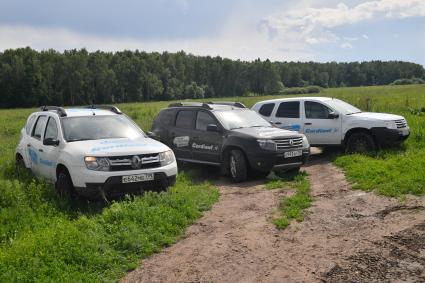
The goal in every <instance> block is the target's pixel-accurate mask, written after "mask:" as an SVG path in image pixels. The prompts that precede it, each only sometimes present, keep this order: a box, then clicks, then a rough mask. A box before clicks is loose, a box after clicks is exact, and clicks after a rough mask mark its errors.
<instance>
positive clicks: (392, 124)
mask: <svg viewBox="0 0 425 283" xmlns="http://www.w3.org/2000/svg"><path fill="white" fill-rule="evenodd" d="M385 127H387V128H388V129H393V130H395V129H397V125H396V124H395V122H394V121H385Z"/></svg>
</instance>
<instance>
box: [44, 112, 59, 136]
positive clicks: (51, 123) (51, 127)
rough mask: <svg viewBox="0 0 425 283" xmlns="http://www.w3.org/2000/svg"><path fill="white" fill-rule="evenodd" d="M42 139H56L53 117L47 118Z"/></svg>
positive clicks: (56, 126) (55, 126) (56, 127)
mask: <svg viewBox="0 0 425 283" xmlns="http://www.w3.org/2000/svg"><path fill="white" fill-rule="evenodd" d="M44 139H52V140H57V139H58V125H57V124H56V121H55V119H54V118H53V117H50V118H49V121H47V126H46V132H45V134H44Z"/></svg>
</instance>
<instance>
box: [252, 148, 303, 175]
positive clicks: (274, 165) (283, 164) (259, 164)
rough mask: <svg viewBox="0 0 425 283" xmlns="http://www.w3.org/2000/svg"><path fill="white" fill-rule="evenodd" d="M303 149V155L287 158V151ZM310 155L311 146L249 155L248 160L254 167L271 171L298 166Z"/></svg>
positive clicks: (263, 170)
mask: <svg viewBox="0 0 425 283" xmlns="http://www.w3.org/2000/svg"><path fill="white" fill-rule="evenodd" d="M294 150H302V155H301V156H297V157H290V158H285V157H284V154H285V152H287V151H294ZM309 156H310V148H302V149H301V148H293V149H290V150H286V151H278V152H270V151H267V152H262V153H258V154H251V155H248V161H249V164H250V166H251V168H252V169H254V170H258V171H262V172H269V171H271V170H283V169H291V168H297V167H300V166H301V165H303V164H305V163H306V162H307V160H308V158H309Z"/></svg>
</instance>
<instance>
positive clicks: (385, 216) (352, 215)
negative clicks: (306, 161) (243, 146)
mask: <svg viewBox="0 0 425 283" xmlns="http://www.w3.org/2000/svg"><path fill="white" fill-rule="evenodd" d="M305 170H306V171H307V172H308V174H309V178H310V182H311V196H312V197H313V205H312V207H311V208H309V209H308V210H307V216H306V219H305V220H304V222H301V223H297V222H293V223H291V225H290V226H289V227H288V228H287V229H286V230H283V231H279V230H277V229H276V228H275V227H274V225H273V224H272V223H271V217H272V215H273V213H274V212H275V209H276V207H277V206H278V201H279V199H280V198H281V197H282V196H283V194H285V193H288V191H286V190H273V191H267V190H265V189H264V188H263V186H262V185H261V183H263V182H248V183H244V184H242V185H220V184H219V185H218V187H219V189H220V191H221V197H220V200H219V202H218V203H217V204H215V205H214V207H213V209H212V210H211V211H208V212H206V213H205V215H204V216H203V217H202V218H201V219H200V220H199V221H197V222H196V223H195V224H194V225H193V226H191V227H190V228H189V229H188V230H187V232H186V234H185V236H184V238H183V239H181V240H180V241H179V242H177V243H176V244H175V245H173V246H171V247H168V248H166V249H164V250H163V251H162V252H161V253H158V254H155V255H153V256H152V257H150V258H148V259H145V260H143V261H142V264H141V266H140V267H139V268H137V269H136V270H134V271H132V272H130V273H129V274H128V275H127V276H126V277H125V278H124V279H123V281H124V282H260V281H261V282H375V281H376V282H383V281H387V282H400V281H405V282H412V281H417V282H425V274H424V267H425V236H424V235H425V211H424V210H423V208H424V205H425V203H424V201H423V200H422V199H421V198H414V197H408V199H407V200H405V201H404V202H403V203H400V202H399V201H398V200H396V199H390V198H385V197H380V196H376V195H375V194H373V193H365V192H362V191H354V190H351V189H350V187H349V184H348V183H347V182H346V181H345V178H344V175H343V174H342V172H341V171H340V170H339V169H337V168H336V167H334V166H333V165H331V164H329V163H328V162H326V161H318V162H316V164H312V165H310V166H308V167H306V168H305Z"/></svg>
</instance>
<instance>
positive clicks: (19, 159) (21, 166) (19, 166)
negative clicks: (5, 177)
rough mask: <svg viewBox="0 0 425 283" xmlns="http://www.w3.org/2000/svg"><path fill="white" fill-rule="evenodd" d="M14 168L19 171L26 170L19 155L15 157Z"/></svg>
mask: <svg viewBox="0 0 425 283" xmlns="http://www.w3.org/2000/svg"><path fill="white" fill-rule="evenodd" d="M16 167H18V168H21V169H25V168H26V167H25V161H24V158H23V157H22V155H20V154H17V155H16Z"/></svg>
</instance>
